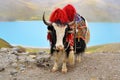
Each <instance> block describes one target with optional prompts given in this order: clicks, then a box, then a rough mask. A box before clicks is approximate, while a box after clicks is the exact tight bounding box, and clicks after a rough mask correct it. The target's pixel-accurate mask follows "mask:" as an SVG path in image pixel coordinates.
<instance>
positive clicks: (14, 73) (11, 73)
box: [10, 69, 18, 76]
mask: <svg viewBox="0 0 120 80" xmlns="http://www.w3.org/2000/svg"><path fill="white" fill-rule="evenodd" d="M17 73H18V71H17V70H15V69H14V70H12V71H10V75H12V76H16V75H17Z"/></svg>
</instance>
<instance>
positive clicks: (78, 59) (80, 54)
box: [76, 53, 83, 62]
mask: <svg viewBox="0 0 120 80" xmlns="http://www.w3.org/2000/svg"><path fill="white" fill-rule="evenodd" d="M82 54H83V53H79V54H77V56H76V60H77V62H81V61H82Z"/></svg>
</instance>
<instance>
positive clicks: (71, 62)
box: [68, 47, 75, 66]
mask: <svg viewBox="0 0 120 80" xmlns="http://www.w3.org/2000/svg"><path fill="white" fill-rule="evenodd" d="M70 49H71V51H70V53H69V56H68V61H69V64H70V65H71V66H73V65H74V64H75V54H74V51H73V47H70Z"/></svg>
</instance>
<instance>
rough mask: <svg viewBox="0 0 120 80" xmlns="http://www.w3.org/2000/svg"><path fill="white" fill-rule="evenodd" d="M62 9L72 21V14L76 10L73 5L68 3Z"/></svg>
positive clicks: (73, 14)
mask: <svg viewBox="0 0 120 80" xmlns="http://www.w3.org/2000/svg"><path fill="white" fill-rule="evenodd" d="M63 10H64V11H65V12H66V14H67V17H68V19H69V21H70V22H71V21H73V19H74V16H75V14H76V10H75V8H74V6H72V5H71V4H68V5H66V6H65V7H64V8H63Z"/></svg>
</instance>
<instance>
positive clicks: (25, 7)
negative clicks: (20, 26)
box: [0, 0, 120, 22]
mask: <svg viewBox="0 0 120 80" xmlns="http://www.w3.org/2000/svg"><path fill="white" fill-rule="evenodd" d="M68 3H69V4H72V5H74V6H75V8H76V10H77V12H78V13H79V14H80V15H82V16H84V17H85V18H86V19H87V20H88V21H89V22H105V21H106V22H120V16H119V14H120V8H119V5H120V0H0V4H1V5H0V21H16V20H41V18H42V14H43V12H44V11H45V12H46V17H47V19H48V18H49V15H50V13H51V12H52V11H53V10H54V9H55V8H57V7H60V8H62V7H64V6H65V5H66V4H68Z"/></svg>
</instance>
